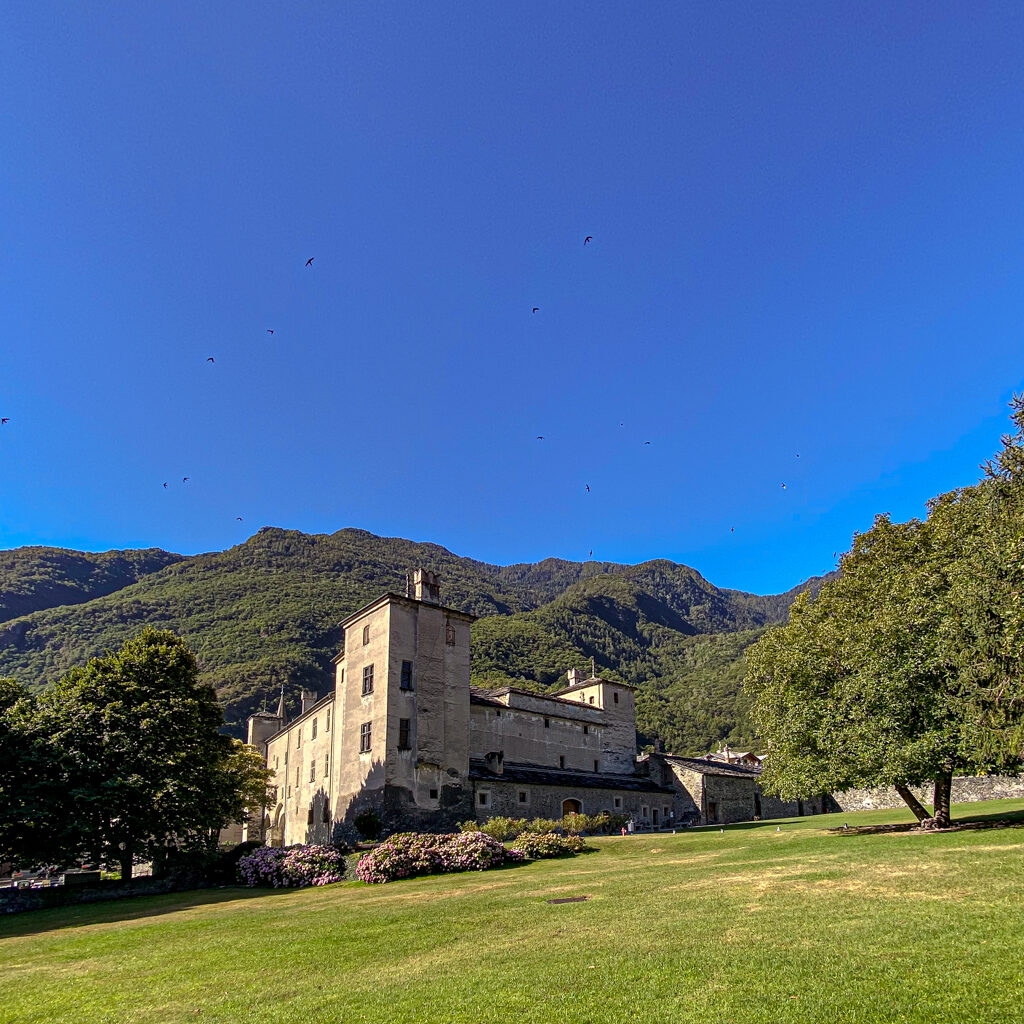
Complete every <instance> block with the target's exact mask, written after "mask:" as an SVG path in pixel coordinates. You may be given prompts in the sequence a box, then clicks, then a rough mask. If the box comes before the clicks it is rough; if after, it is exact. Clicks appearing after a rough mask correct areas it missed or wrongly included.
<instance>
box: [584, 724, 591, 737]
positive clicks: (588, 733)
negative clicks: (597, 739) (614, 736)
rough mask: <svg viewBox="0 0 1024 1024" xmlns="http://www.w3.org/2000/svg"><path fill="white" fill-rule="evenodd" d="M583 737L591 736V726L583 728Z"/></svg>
mask: <svg viewBox="0 0 1024 1024" xmlns="http://www.w3.org/2000/svg"><path fill="white" fill-rule="evenodd" d="M583 735H584V736H589V735H590V726H589V725H585V726H583Z"/></svg>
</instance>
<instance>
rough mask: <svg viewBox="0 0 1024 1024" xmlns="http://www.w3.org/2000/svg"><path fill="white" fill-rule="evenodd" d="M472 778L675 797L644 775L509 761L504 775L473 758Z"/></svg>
mask: <svg viewBox="0 0 1024 1024" xmlns="http://www.w3.org/2000/svg"><path fill="white" fill-rule="evenodd" d="M469 777H470V778H471V779H474V780H475V781H477V782H518V783H521V784H522V785H524V786H561V787H563V788H569V789H619V790H624V791H628V792H632V793H672V792H674V790H673V789H672V788H671V787H670V786H659V785H658V784H657V783H656V782H654V781H653V779H649V778H646V777H645V776H643V775H614V774H612V773H610V772H578V771H572V770H571V769H568V768H545V767H542V766H541V765H533V764H514V763H512V762H509V761H506V762H505V764H504V771H503V772H502V773H501V774H499V773H498V772H493V771H491V769H490V768H488V767H487V762H486V761H482V760H479V759H478V758H471V759H470V762H469Z"/></svg>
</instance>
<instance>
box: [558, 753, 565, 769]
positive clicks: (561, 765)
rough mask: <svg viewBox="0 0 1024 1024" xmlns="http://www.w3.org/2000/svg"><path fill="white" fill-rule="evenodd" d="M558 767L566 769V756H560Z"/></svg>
mask: <svg viewBox="0 0 1024 1024" xmlns="http://www.w3.org/2000/svg"><path fill="white" fill-rule="evenodd" d="M558 767H559V768H564V767H565V754H559V755H558Z"/></svg>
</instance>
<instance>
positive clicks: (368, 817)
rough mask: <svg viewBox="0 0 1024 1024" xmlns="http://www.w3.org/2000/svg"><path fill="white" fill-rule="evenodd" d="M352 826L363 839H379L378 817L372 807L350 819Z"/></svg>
mask: <svg viewBox="0 0 1024 1024" xmlns="http://www.w3.org/2000/svg"><path fill="white" fill-rule="evenodd" d="M352 824H353V825H355V827H356V831H357V832H358V833H359V834H360V835H361V836H362V837H363V838H364V839H380V830H381V821H380V815H379V814H378V813H377V812H376V811H375V810H374V809H373V808H372V807H370V808H368V809H367V810H365V811H360V812H359V813H358V814H357V815H356V816H355V817H354V818H353V819H352Z"/></svg>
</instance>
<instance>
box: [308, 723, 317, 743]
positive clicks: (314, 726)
mask: <svg viewBox="0 0 1024 1024" xmlns="http://www.w3.org/2000/svg"><path fill="white" fill-rule="evenodd" d="M309 738H310V739H311V740H315V739H316V719H315V718H314V719H313V731H312V732H311V733H310V734H309Z"/></svg>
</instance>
